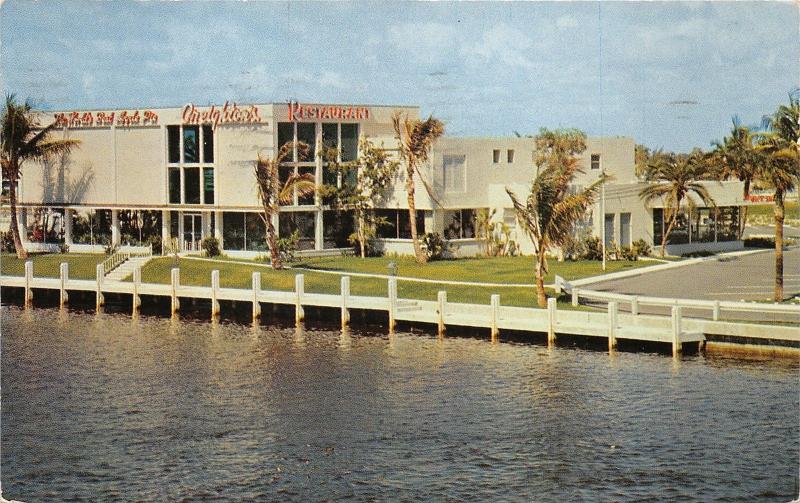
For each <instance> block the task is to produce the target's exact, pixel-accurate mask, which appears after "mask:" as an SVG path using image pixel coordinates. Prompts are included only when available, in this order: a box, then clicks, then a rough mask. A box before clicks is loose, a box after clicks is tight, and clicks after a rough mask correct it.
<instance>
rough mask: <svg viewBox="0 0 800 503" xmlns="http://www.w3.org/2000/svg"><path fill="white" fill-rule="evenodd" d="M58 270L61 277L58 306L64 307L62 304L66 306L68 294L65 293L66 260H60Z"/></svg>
mask: <svg viewBox="0 0 800 503" xmlns="http://www.w3.org/2000/svg"><path fill="white" fill-rule="evenodd" d="M58 272H59V278H60V279H61V282H60V283H59V292H58V293H59V295H58V306H59V307H60V308H61V309H64V306H66V305H67V302H68V301H69V294H67V281H69V264H68V263H67V262H61V265H60V266H59V269H58Z"/></svg>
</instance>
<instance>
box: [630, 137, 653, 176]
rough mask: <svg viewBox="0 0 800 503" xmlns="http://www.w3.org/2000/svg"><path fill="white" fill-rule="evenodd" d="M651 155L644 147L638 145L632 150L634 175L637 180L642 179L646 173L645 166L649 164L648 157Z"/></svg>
mask: <svg viewBox="0 0 800 503" xmlns="http://www.w3.org/2000/svg"><path fill="white" fill-rule="evenodd" d="M652 155H653V153H652V152H651V151H650V149H649V148H647V147H646V146H644V145H641V144H639V143H637V144H636V146H635V147H634V150H633V160H634V174H635V175H636V176H637V177H638V178H642V177H644V175H645V173H646V172H647V164H648V163H649V162H650V157H651V156H652Z"/></svg>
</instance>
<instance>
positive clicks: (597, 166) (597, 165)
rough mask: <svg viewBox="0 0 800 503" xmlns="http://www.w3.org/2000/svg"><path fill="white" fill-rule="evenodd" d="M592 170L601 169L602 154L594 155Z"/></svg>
mask: <svg viewBox="0 0 800 503" xmlns="http://www.w3.org/2000/svg"><path fill="white" fill-rule="evenodd" d="M591 168H592V169H600V154H592V165H591Z"/></svg>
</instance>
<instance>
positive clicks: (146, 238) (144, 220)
mask: <svg viewBox="0 0 800 503" xmlns="http://www.w3.org/2000/svg"><path fill="white" fill-rule="evenodd" d="M119 228H120V237H121V241H122V244H125V245H137V246H146V245H148V244H152V245H153V250H161V212H160V211H147V210H120V211H119Z"/></svg>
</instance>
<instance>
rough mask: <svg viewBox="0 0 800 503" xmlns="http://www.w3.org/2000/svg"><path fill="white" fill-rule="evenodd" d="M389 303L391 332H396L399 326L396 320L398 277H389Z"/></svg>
mask: <svg viewBox="0 0 800 503" xmlns="http://www.w3.org/2000/svg"><path fill="white" fill-rule="evenodd" d="M387 301H388V303H389V333H394V329H395V327H396V326H397V323H396V320H395V313H396V312H397V278H394V277H392V278H389V295H388V298H387Z"/></svg>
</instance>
